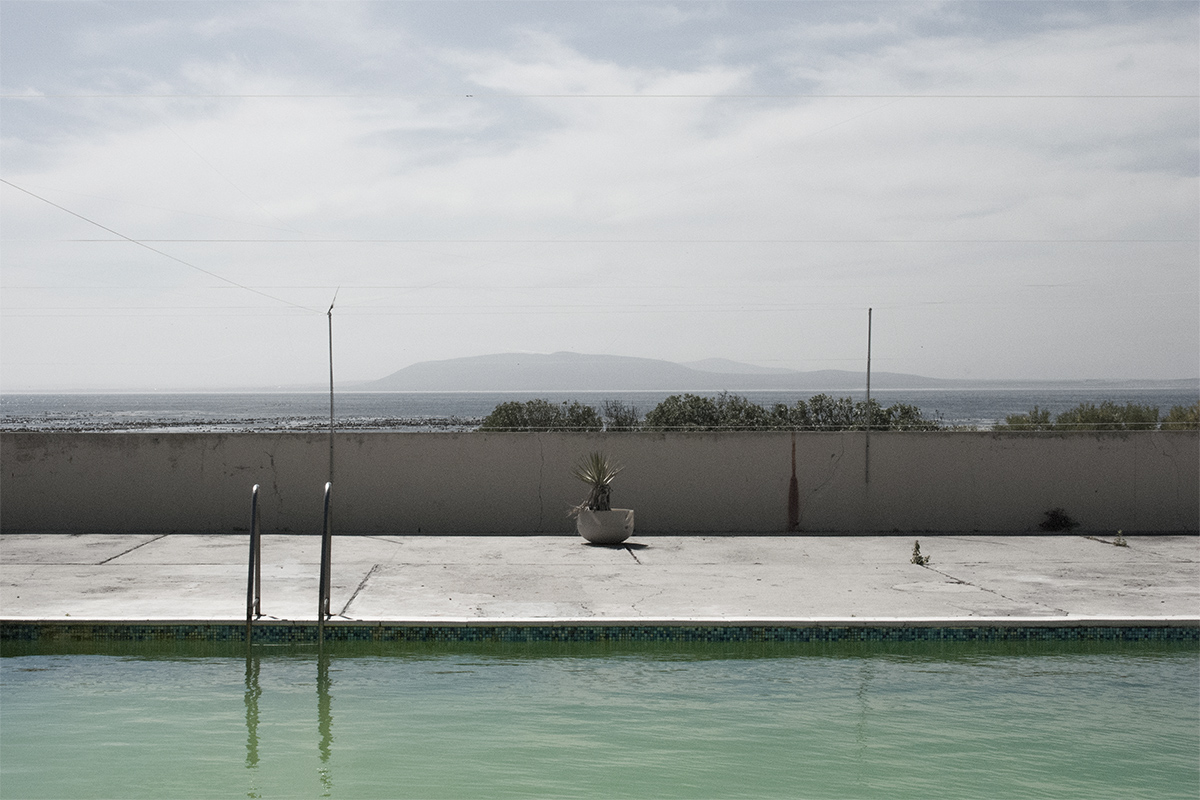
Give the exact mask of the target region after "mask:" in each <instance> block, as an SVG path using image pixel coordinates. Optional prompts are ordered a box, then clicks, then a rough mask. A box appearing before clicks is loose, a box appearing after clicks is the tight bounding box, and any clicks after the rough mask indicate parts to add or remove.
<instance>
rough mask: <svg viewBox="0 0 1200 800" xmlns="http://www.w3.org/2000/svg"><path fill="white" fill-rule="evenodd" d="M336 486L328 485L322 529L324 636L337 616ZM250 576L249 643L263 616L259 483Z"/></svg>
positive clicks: (320, 618)
mask: <svg viewBox="0 0 1200 800" xmlns="http://www.w3.org/2000/svg"><path fill="white" fill-rule="evenodd" d="M332 494H333V483H331V482H330V483H326V484H325V512H324V522H323V524H322V530H321V577H320V580H319V586H318V587H317V627H318V629H319V630H320V631H321V632H322V634H323V633H324V630H325V620H326V619H328V618H329V617H331V616H333V614H332V613H330V610H329V597H330V594H332V592H331V589H332V585H333V517H332V514H331V512H330V498H331V495H332ZM248 562H249V567H248V574H247V576H246V642H247V643H249V642H251V641H252V640H253V638H254V620H256V619H258V618H260V617H261V616H262V531H261V530H260V528H259V525H258V484H257V483H256V484H254V488H253V489H251V490H250V557H249V559H248Z"/></svg>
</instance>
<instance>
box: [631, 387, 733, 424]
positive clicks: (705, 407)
mask: <svg viewBox="0 0 1200 800" xmlns="http://www.w3.org/2000/svg"><path fill="white" fill-rule="evenodd" d="M646 427H647V428H650V429H651V430H678V431H711V430H716V429H717V428H719V427H720V415H719V414H718V412H717V404H716V403H715V402H713V400H712V399H711V398H708V397H700V396H699V395H694V394H682V395H679V394H673V395H671V396H670V397H668V398H667V399H666V400H663V401H662V402H661V403H659V404H658V405H656V406H655V407H654V408H653V409H651V410H650V413H648V414H646Z"/></svg>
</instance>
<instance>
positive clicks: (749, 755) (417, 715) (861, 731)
mask: <svg viewBox="0 0 1200 800" xmlns="http://www.w3.org/2000/svg"><path fill="white" fill-rule="evenodd" d="M4 656H5V657H4V658H3V659H0V704H2V708H3V717H2V720H0V794H2V795H3V796H5V797H30V798H34V797H64V796H70V797H79V798H84V797H130V798H137V797H189V798H190V797H206V796H212V797H218V796H220V797H229V796H234V795H237V796H245V797H264V798H269V797H296V796H323V797H346V798H349V797H355V798H358V797H464V796H469V797H478V796H489V797H495V796H499V797H530V796H542V797H546V796H551V797H651V796H655V797H807V798H835V797H853V798H870V797H887V798H906V797H914V798H916V797H921V798H930V797H954V798H964V797H989V798H990V797H1008V798H1019V797H1047V796H1053V797H1088V798H1108V797H1111V798H1121V799H1122V800H1126V798H1129V797H1135V796H1136V797H1155V798H1173V797H1178V798H1189V799H1191V798H1195V797H1196V796H1197V793H1198V791H1200V756H1198V754H1200V652H1198V650H1197V648H1196V645H1195V644H1194V643H1191V644H1161V643H1160V644H1141V645H1138V644H1120V643H954V644H937V643H891V644H886V645H881V644H847V643H818V644H778V643H774V644H727V645H712V644H694V645H689V644H679V643H675V644H669V645H668V644H661V645H656V644H636V645H630V644H611V643H602V644H562V643H558V644H556V643H526V644H522V645H519V646H517V645H505V644H491V645H484V644H435V643H405V642H397V643H379V642H375V643H371V642H368V643H337V644H336V645H326V646H325V647H324V648H323V649H321V650H318V648H317V647H316V646H315V645H274V646H272V645H256V646H254V647H253V648H251V649H250V651H249V653H247V652H246V650H245V648H244V646H239V645H236V644H232V643H229V644H220V643H184V642H168V643H149V644H138V643H121V642H111V643H94V644H92V645H83V644H80V643H64V644H53V643H41V644H39V643H36V642H32V643H22V642H5V643H4Z"/></svg>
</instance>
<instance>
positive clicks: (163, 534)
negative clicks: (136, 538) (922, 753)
mask: <svg viewBox="0 0 1200 800" xmlns="http://www.w3.org/2000/svg"><path fill="white" fill-rule="evenodd" d="M166 536H167V534H165V533H161V534H159V535H158V536H155V537H154V538H153V539H147V540H146V541H144V542H141V543H140V544H135V545H134V546H133V547H131V548H129V549H128V550H124V551H122V552H120V553H117V554H116V555H115V556H110V557H109V558H106V559H104V560H103V561H99V562H97V566H102V565H104V564H107V563H108V562H110V561H115V560H116V559H118V558H120V557H121V556H124V555H128V554H129V553H132V552H133V551H134V550H137V549H138V548H139V547H145V546H146V545H148V544H150V543H151V542H157V541H158V540H159V539H163V538H166Z"/></svg>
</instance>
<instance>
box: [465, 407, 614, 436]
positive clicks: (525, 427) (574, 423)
mask: <svg viewBox="0 0 1200 800" xmlns="http://www.w3.org/2000/svg"><path fill="white" fill-rule="evenodd" d="M602 427H604V425H603V422H602V421H601V420H600V415H599V414H597V413H596V409H594V408H592V407H591V406H586V405H584V404H583V403H580V402H579V401H578V400H572V401H571V402H569V403H568V402H565V401H564V402H562V403H559V404H554V403H551V402H550V401H549V400H526V401H524V402H521V401H519V400H513V401H510V402H507V403H501V404H500V405H498V406H496V407H495V408H494V409H493V410H492V413H490V414H488V415H487V416H486V417H484V420H483V423H482V424H481V425H480V426H479V429H480V430H483V431H598V430H600V429H601V428H602Z"/></svg>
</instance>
